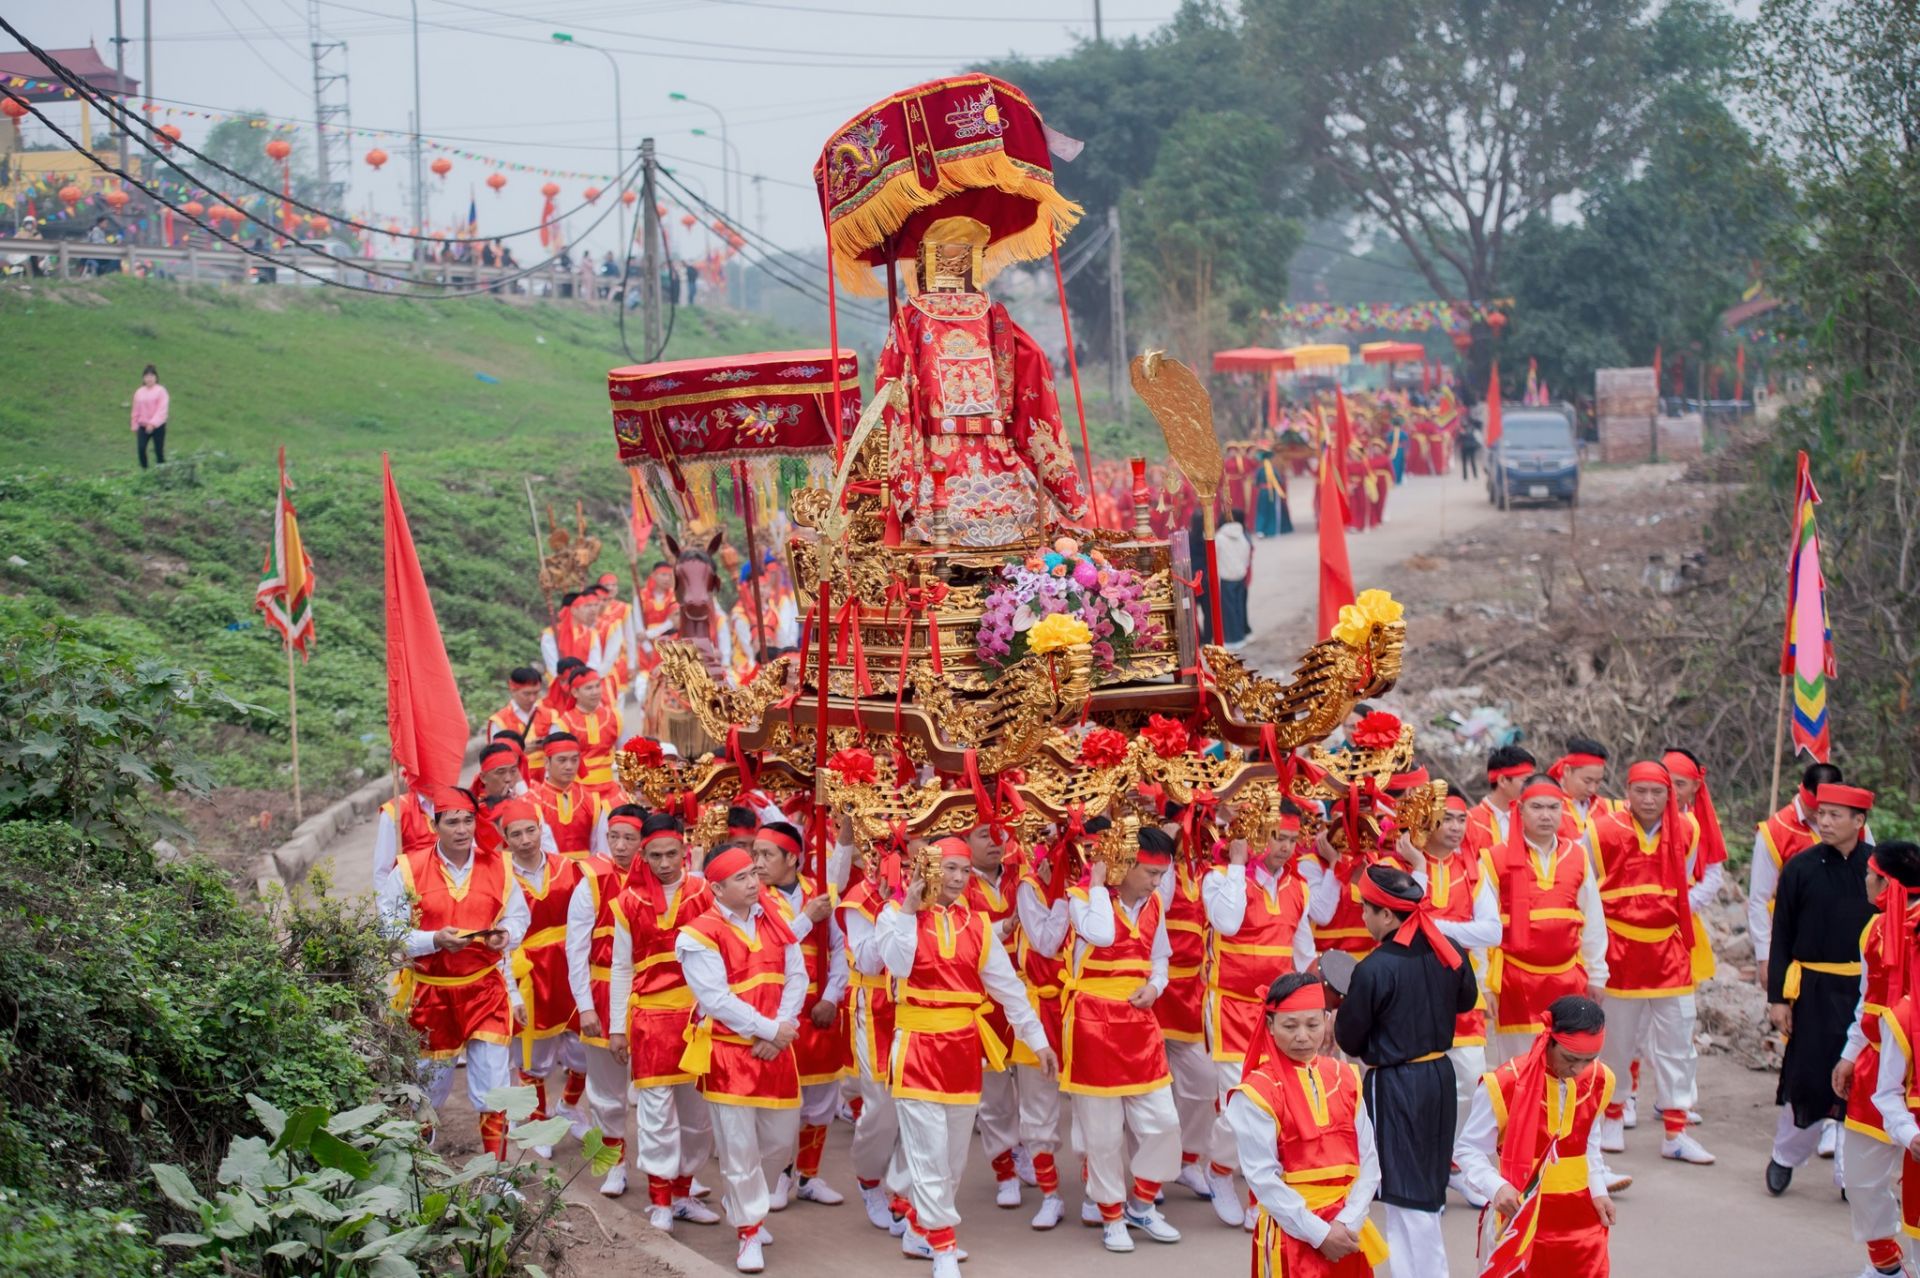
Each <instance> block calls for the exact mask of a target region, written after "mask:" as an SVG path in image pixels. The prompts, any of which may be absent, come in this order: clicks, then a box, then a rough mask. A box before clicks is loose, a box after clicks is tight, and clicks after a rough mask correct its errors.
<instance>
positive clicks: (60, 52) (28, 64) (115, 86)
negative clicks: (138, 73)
mask: <svg viewBox="0 0 1920 1278" xmlns="http://www.w3.org/2000/svg"><path fill="white" fill-rule="evenodd" d="M47 56H48V57H51V58H52V59H53V60H54V61H55V62H58V63H59V64H60V65H61V66H63V67H65V68H66V69H67V70H69V71H71V72H73V74H75V75H76V76H78V77H80V78H81V79H82V80H85V81H86V82H87V84H88V85H89V86H90V87H92V88H93V89H94V90H95V91H96V92H99V93H111V94H117V95H121V96H129V97H130V96H132V95H133V94H134V93H135V92H137V91H138V90H139V88H140V82H139V81H138V80H136V79H134V78H133V77H132V76H130V75H121V74H119V73H118V72H116V71H115V70H114V69H113V68H112V67H110V66H108V65H107V64H106V63H105V62H102V61H101V60H100V55H99V54H98V53H96V52H95V51H94V49H93V46H92V45H88V46H87V47H86V48H84V49H48V50H47ZM13 76H24V77H25V78H26V79H29V80H47V81H51V82H52V83H54V84H56V85H58V84H60V77H59V76H58V75H56V74H54V71H53V68H51V67H49V66H48V65H47V64H46V63H44V62H42V61H41V60H40V59H38V58H36V57H34V56H33V55H32V54H31V53H21V52H13V53H0V79H5V78H9V77H13ZM14 92H15V93H17V94H19V95H20V96H21V97H23V98H25V99H26V100H27V101H29V102H64V101H67V100H68V99H69V98H70V97H71V96H72V95H71V94H70V93H68V92H67V91H66V89H65V86H61V87H59V88H53V89H27V88H17V89H15V90H14Z"/></svg>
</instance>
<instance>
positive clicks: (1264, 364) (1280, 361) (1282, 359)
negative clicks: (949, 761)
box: [1213, 346, 1294, 373]
mask: <svg viewBox="0 0 1920 1278" xmlns="http://www.w3.org/2000/svg"><path fill="white" fill-rule="evenodd" d="M1293 366H1294V361H1293V356H1292V355H1291V354H1290V353H1288V352H1287V351H1282V350H1275V349H1274V348H1273V347H1271V346H1237V347H1235V348H1234V349H1233V350H1230V351H1216V352H1215V353H1214V356H1213V371H1214V372H1216V373H1270V372H1281V373H1284V372H1286V371H1288V370H1289V369H1291V368H1293Z"/></svg>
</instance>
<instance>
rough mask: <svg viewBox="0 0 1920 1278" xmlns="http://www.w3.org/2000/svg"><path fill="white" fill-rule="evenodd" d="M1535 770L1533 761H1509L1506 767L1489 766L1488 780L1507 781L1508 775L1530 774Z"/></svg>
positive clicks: (1522, 775) (1521, 775) (1520, 775)
mask: <svg viewBox="0 0 1920 1278" xmlns="http://www.w3.org/2000/svg"><path fill="white" fill-rule="evenodd" d="M1532 772H1533V765H1532V764H1531V763H1509V764H1508V765H1507V766H1506V767H1504V768H1488V769H1487V780H1489V781H1505V780H1506V779H1507V778H1508V777H1524V776H1529V775H1531V774H1532Z"/></svg>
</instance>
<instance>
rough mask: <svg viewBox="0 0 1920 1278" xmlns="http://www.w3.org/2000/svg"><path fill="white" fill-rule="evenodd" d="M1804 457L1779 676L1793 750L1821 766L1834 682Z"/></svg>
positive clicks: (1813, 500) (1814, 501)
mask: <svg viewBox="0 0 1920 1278" xmlns="http://www.w3.org/2000/svg"><path fill="white" fill-rule="evenodd" d="M1819 504H1820V494H1819V492H1817V491H1816V490H1815V489H1814V486H1813V475H1812V474H1811V472H1810V471H1809V469H1808V466H1807V455H1806V453H1804V452H1802V453H1801V454H1800V465H1799V474H1798V476H1797V477H1796V478H1795V480H1794V489H1793V546H1792V551H1791V553H1790V554H1789V556H1788V558H1787V627H1786V634H1785V636H1784V637H1783V638H1782V640H1781V642H1780V673H1781V674H1783V675H1790V676H1792V678H1793V748H1794V750H1795V751H1800V750H1804V751H1806V752H1807V753H1808V754H1809V755H1811V756H1812V757H1813V758H1814V760H1815V761H1816V762H1819V763H1825V762H1826V761H1827V755H1828V753H1829V752H1830V751H1831V750H1832V748H1833V742H1832V739H1831V735H1830V733H1829V732H1828V725H1827V680H1829V679H1831V678H1833V675H1834V671H1833V627H1832V626H1831V625H1830V624H1829V623H1828V620H1827V582H1826V578H1824V577H1822V576H1821V575H1820V531H1819V528H1818V527H1817V526H1816V524H1815V520H1814V509H1815V507H1817V506H1819Z"/></svg>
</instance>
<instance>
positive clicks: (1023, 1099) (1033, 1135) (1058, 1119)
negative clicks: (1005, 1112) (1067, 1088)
mask: <svg viewBox="0 0 1920 1278" xmlns="http://www.w3.org/2000/svg"><path fill="white" fill-rule="evenodd" d="M1015 1068H1017V1069H1018V1070H1019V1071H1020V1081H1019V1083H1018V1085H1017V1086H1016V1088H1015V1090H1016V1091H1018V1092H1019V1094H1020V1143H1021V1144H1022V1145H1025V1146H1026V1147H1027V1153H1029V1154H1051V1153H1053V1152H1055V1151H1056V1150H1058V1149H1059V1148H1060V1141H1061V1139H1062V1136H1063V1134H1064V1133H1063V1132H1062V1131H1061V1128H1062V1127H1063V1126H1065V1122H1064V1119H1065V1117H1066V1112H1065V1110H1066V1107H1065V1106H1063V1105H1062V1104H1061V1103H1060V1083H1059V1080H1058V1079H1052V1078H1048V1077H1047V1076H1046V1075H1045V1074H1043V1073H1041V1072H1040V1071H1039V1070H1037V1069H1033V1068H1030V1067H1028V1066H1026V1065H1020V1066H1016V1067H1015Z"/></svg>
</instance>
